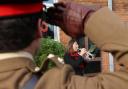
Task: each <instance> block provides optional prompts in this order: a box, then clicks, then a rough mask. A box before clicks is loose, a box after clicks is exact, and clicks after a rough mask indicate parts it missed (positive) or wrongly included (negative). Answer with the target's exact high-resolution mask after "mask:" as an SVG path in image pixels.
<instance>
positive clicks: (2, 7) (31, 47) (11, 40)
mask: <svg viewBox="0 0 128 89" xmlns="http://www.w3.org/2000/svg"><path fill="white" fill-rule="evenodd" d="M0 2H1V4H0V52H1V53H3V52H16V51H21V50H26V51H29V52H31V53H32V54H33V53H34V52H35V51H36V49H37V48H38V46H39V38H40V37H41V34H40V30H43V29H46V28H47V26H46V25H47V24H46V23H45V22H44V21H43V20H42V19H40V18H41V14H42V9H43V5H42V1H41V0H27V1H25V0H20V1H19V2H17V1H16V0H8V2H7V1H6V0H5V2H4V0H1V1H0ZM43 25H44V26H45V27H46V28H43V27H44V26H43Z"/></svg>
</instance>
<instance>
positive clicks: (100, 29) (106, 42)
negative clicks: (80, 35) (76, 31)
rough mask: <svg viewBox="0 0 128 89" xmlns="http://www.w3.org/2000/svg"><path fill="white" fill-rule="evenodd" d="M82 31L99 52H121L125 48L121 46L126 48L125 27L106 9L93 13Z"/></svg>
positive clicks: (127, 42)
mask: <svg viewBox="0 0 128 89" xmlns="http://www.w3.org/2000/svg"><path fill="white" fill-rule="evenodd" d="M84 30H85V34H86V35H87V36H88V37H89V39H91V40H92V42H94V43H95V44H96V45H97V47H99V48H100V49H101V50H107V51H111V50H122V49H125V48H126V47H125V48H124V46H123V45H127V46H128V40H127V38H128V35H127V33H128V28H127V25H126V24H125V23H124V22H123V21H121V20H120V18H119V17H118V16H117V15H116V14H115V13H114V12H112V11H111V10H109V9H108V8H107V7H104V8H102V9H100V10H98V11H96V12H94V13H93V14H92V15H91V16H90V18H89V20H88V21H87V23H85V29H84ZM122 39H123V40H122Z"/></svg>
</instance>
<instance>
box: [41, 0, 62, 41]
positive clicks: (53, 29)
mask: <svg viewBox="0 0 128 89" xmlns="http://www.w3.org/2000/svg"><path fill="white" fill-rule="evenodd" d="M55 2H58V0H44V1H43V3H44V4H45V5H46V8H48V7H50V6H53V3H55ZM48 30H49V31H48V33H46V34H45V35H47V36H51V38H54V40H56V41H60V32H59V28H58V27H57V26H53V25H49V27H48Z"/></svg>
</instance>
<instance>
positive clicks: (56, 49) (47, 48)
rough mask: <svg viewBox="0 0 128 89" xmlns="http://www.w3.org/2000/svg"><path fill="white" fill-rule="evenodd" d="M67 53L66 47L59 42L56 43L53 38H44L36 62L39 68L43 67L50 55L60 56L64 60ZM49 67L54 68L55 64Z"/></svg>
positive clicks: (50, 64)
mask: <svg viewBox="0 0 128 89" xmlns="http://www.w3.org/2000/svg"><path fill="white" fill-rule="evenodd" d="M64 52H65V48H64V46H63V45H62V44H61V43H59V42H58V41H54V40H53V39H51V38H49V37H48V38H42V39H41V47H40V49H39V52H38V54H37V56H36V57H35V62H36V63H37V65H38V66H41V64H42V63H43V61H44V59H46V57H47V56H48V54H54V55H58V56H59V57H61V58H63V56H64ZM48 65H49V67H52V66H54V64H53V63H49V64H48Z"/></svg>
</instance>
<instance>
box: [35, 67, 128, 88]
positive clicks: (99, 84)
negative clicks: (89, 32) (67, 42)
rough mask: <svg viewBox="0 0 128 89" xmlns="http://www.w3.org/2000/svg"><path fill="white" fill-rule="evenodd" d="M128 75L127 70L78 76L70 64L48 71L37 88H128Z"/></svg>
mask: <svg viewBox="0 0 128 89" xmlns="http://www.w3.org/2000/svg"><path fill="white" fill-rule="evenodd" d="M127 75H128V73H127V72H115V73H106V74H98V75H96V76H93V77H87V76H78V75H75V74H74V72H73V70H72V68H71V67H70V66H69V65H64V66H63V67H62V68H57V67H56V68H53V69H51V70H49V71H48V72H46V73H45V74H44V75H43V76H42V77H41V79H40V80H39V81H38V83H37V86H36V89H127V84H128V77H127Z"/></svg>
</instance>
